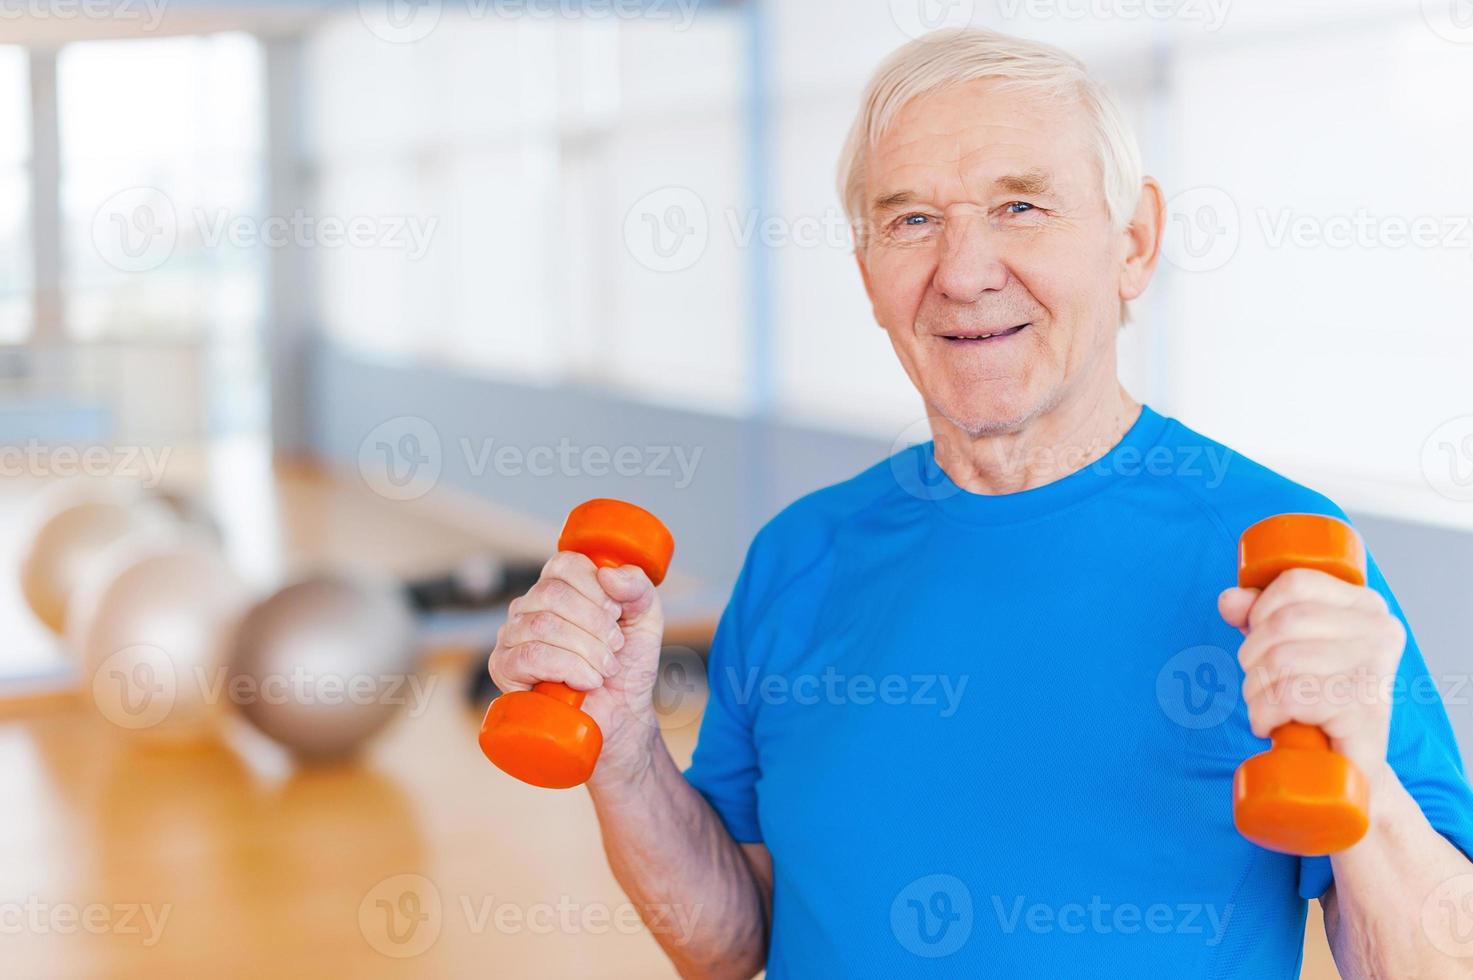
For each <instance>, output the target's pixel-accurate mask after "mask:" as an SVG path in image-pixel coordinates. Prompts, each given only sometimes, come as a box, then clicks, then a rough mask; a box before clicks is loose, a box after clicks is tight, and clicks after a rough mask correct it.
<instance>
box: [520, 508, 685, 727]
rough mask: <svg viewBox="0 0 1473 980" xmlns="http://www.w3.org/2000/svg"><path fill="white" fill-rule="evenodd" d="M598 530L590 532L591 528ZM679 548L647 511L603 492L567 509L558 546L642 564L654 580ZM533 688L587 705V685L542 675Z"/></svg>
mask: <svg viewBox="0 0 1473 980" xmlns="http://www.w3.org/2000/svg"><path fill="white" fill-rule="evenodd" d="M590 527H594V528H597V529H598V530H599V533H598V534H597V535H596V536H593V537H590V536H589V534H588V528H590ZM674 548H675V543H674V541H673V540H672V539H671V538H670V532H669V531H667V530H665V526H664V525H663V524H661V523H660V522H659V520H658V519H656V517H655V516H654V515H653V514H651V513H649V512H648V511H646V510H644V509H642V508H638V507H635V506H634V505H633V504H627V503H624V502H623V501H620V500H610V499H608V498H598V499H595V500H589V501H587V502H585V503H582V504H579V505H578V506H577V507H575V508H574V509H573V512H572V513H570V514H569V515H568V519H567V521H566V522H565V523H564V524H563V530H562V533H561V534H559V535H558V540H557V550H558V551H575V552H577V553H578V554H580V555H584V556H586V557H587V558H588V559H589V560H590V561H592V562H593V563H594V564H595V565H596V566H598V567H599V568H620V567H622V566H624V565H637V566H639V567H640V568H642V569H644V573H645V574H646V575H648V576H649V579H650V581H651V582H653V583H654V584H655V585H659V584H660V582H661V581H663V580H664V578H665V569H666V568H668V567H669V565H670V556H671V554H672V553H673V551H674ZM532 690H534V691H536V692H537V693H538V694H542V695H546V696H547V697H550V698H552V699H553V700H555V701H561V702H562V703H563V704H566V705H567V706H568V707H570V708H582V707H583V700H584V699H585V698H586V697H588V692H587V691H575V690H573V689H572V688H571V687H569V686H568V685H566V684H564V683H562V682H561V681H542V682H541V683H540V684H535V685H533V687H532Z"/></svg>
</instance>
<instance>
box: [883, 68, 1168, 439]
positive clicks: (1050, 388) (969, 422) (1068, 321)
mask: <svg viewBox="0 0 1473 980" xmlns="http://www.w3.org/2000/svg"><path fill="white" fill-rule="evenodd" d="M1090 134H1091V130H1090V124H1089V119H1088V116H1087V115H1086V112H1085V110H1084V109H1083V108H1082V107H1080V106H1077V105H1072V104H1069V103H1068V102H1067V101H1065V100H1059V99H1043V98H1040V96H1039V95H1038V94H1036V93H1028V92H1022V91H1010V90H1008V89H1007V88H1006V87H1003V86H1001V85H1000V83H999V82H998V81H997V80H995V79H981V80H977V81H972V82H968V83H966V84H964V85H959V86H954V87H951V88H945V89H940V90H937V91H934V92H931V93H928V94H926V95H924V96H921V97H920V98H917V99H915V100H913V101H912V102H910V103H909V104H907V105H906V106H905V107H904V108H903V109H902V110H901V111H900V113H899V114H898V115H897V116H896V118H895V121H894V123H893V124H892V125H891V127H890V129H889V130H888V131H887V132H886V133H885V135H884V136H883V137H882V138H881V140H880V141H879V144H878V145H877V146H876V147H874V148H873V149H872V150H871V151H870V153H869V156H868V158H867V161H868V163H867V167H866V187H865V206H866V209H867V213H866V223H867V226H868V228H869V234H868V235H867V236H866V237H865V240H864V242H863V245H862V247H861V249H860V251H859V252H858V258H859V263H860V270H861V273H862V274H863V276H864V280H865V288H866V289H867V290H868V292H869V296H870V301H871V303H872V304H873V307H874V313H875V319H876V320H877V321H878V322H879V324H880V326H881V327H883V328H884V329H885V331H886V332H887V333H888V334H889V335H890V341H891V343H892V344H893V345H894V347H895V352H896V353H897V354H898V355H899V357H900V361H901V363H902V364H903V365H904V367H905V371H906V373H907V374H908V375H909V376H910V379H911V382H912V383H913V384H914V385H915V386H916V388H917V389H918V390H919V391H920V392H921V395H922V397H923V398H924V399H925V401H926V404H927V407H928V409H929V410H930V412H931V414H933V415H940V416H942V417H944V418H945V419H947V420H949V421H950V422H951V423H952V424H953V425H955V426H956V427H957V428H958V429H961V430H962V431H963V432H965V433H966V434H968V435H969V436H972V437H976V436H978V435H981V434H985V433H993V432H1007V431H1017V430H1019V429H1021V428H1023V427H1025V426H1026V425H1027V424H1028V423H1029V421H1030V420H1032V419H1036V418H1038V417H1040V416H1043V415H1047V414H1048V413H1049V412H1051V411H1053V410H1054V409H1055V408H1057V407H1059V406H1060V405H1061V404H1064V403H1066V402H1067V401H1068V400H1069V399H1071V398H1074V397H1080V398H1086V397H1089V396H1090V393H1091V392H1097V391H1099V390H1103V389H1101V388H1100V386H1101V385H1110V386H1114V385H1117V384H1118V382H1117V381H1116V378H1115V334H1116V332H1117V330H1118V328H1119V324H1120V302H1121V300H1122V299H1131V298H1134V295H1136V294H1137V293H1139V292H1140V290H1141V289H1143V288H1144V282H1139V283H1137V282H1136V278H1138V277H1133V276H1131V275H1130V274H1129V272H1130V270H1129V266H1131V264H1132V263H1131V262H1129V261H1128V260H1129V258H1130V255H1131V251H1132V249H1131V240H1130V235H1129V234H1128V233H1127V232H1125V231H1121V230H1119V229H1116V228H1115V227H1113V226H1112V224H1111V221H1110V217H1109V213H1108V210H1107V206H1106V202H1105V193H1104V182H1103V178H1102V176H1101V169H1100V163H1099V159H1098V153H1097V152H1096V151H1095V149H1094V146H1093V143H1092V140H1091V135H1090ZM1148 275H1149V270H1147V276H1148Z"/></svg>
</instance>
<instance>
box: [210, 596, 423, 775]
mask: <svg viewBox="0 0 1473 980" xmlns="http://www.w3.org/2000/svg"><path fill="white" fill-rule="evenodd" d="M413 626H414V624H413V621H412V620H411V618H410V614H409V610H408V608H407V606H406V603H405V602H404V600H403V598H402V596H401V595H400V594H399V592H398V591H397V590H395V589H394V588H392V587H389V586H387V585H383V584H379V583H377V582H369V581H367V580H361V579H351V578H347V577H343V576H338V575H318V576H315V577H312V578H308V579H305V580H303V581H300V582H296V583H293V584H291V585H288V586H286V587H285V588H282V589H280V590H278V591H277V592H275V593H273V594H272V595H270V596H268V597H266V598H265V599H263V600H262V601H260V602H258V603H257V604H256V605H254V606H253V607H252V608H251V609H250V610H249V611H248V612H247V613H246V614H245V616H244V617H243V619H242V620H241V624H240V629H239V631H238V632H237V634H236V638H235V645H234V651H233V654H232V656H231V658H230V683H231V684H232V685H237V684H241V683H243V684H244V688H243V691H244V696H242V697H240V698H238V699H237V700H238V703H239V707H240V711H241V714H242V715H244V716H245V717H246V719H247V720H249V721H250V722H251V724H253V725H255V727H256V728H258V729H260V730H261V731H262V732H263V733H265V734H266V735H268V736H270V737H271V738H272V739H274V740H275V741H277V742H279V743H280V744H281V745H283V746H285V747H286V748H288V749H290V750H291V751H292V753H293V754H294V755H296V756H297V757H298V758H300V759H302V760H304V761H312V762H317V761H334V760H338V759H342V758H344V757H347V756H350V755H352V754H353V753H354V752H356V751H357V750H358V749H359V748H360V747H361V746H362V744H363V743H364V741H365V740H367V739H368V738H370V737H371V736H373V735H374V734H375V733H376V732H378V731H379V730H380V729H381V728H383V727H384V726H385V725H387V724H388V722H389V720H390V719H391V718H392V717H393V716H394V714H395V712H396V711H397V710H398V708H399V706H400V705H401V704H404V703H405V702H406V700H407V699H408V698H409V697H410V696H411V689H410V686H409V685H408V683H407V680H408V676H409V675H410V674H412V673H413V672H414V669H415V664H416V660H417V656H416V653H417V652H416V649H415V644H414V635H413Z"/></svg>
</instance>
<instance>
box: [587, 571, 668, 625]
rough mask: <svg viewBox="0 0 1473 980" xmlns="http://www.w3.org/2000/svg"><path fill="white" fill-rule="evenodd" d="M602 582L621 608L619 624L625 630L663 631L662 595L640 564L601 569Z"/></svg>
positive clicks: (599, 579) (599, 572)
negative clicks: (660, 596) (660, 595)
mask: <svg viewBox="0 0 1473 980" xmlns="http://www.w3.org/2000/svg"><path fill="white" fill-rule="evenodd" d="M598 584H599V585H600V586H601V587H602V588H603V590H604V592H605V593H606V594H607V595H608V597H609V598H610V599H613V600H614V601H615V602H617V603H618V604H619V606H620V607H621V612H620V613H619V625H620V626H621V627H622V628H623V629H625V630H626V631H628V630H633V631H636V632H639V631H644V632H651V633H654V634H656V635H658V634H659V633H660V632H661V629H662V626H663V624H662V623H661V613H660V598H659V595H658V594H657V593H656V592H655V586H654V584H653V583H651V582H650V577H649V576H648V575H646V574H645V573H644V569H642V568H640V567H639V566H638V565H621V566H620V567H618V568H600V569H599V570H598Z"/></svg>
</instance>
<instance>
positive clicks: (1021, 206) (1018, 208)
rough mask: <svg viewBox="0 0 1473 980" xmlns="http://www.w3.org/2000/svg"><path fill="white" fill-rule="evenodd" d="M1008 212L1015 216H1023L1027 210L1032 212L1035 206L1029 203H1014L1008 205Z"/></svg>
mask: <svg viewBox="0 0 1473 980" xmlns="http://www.w3.org/2000/svg"><path fill="white" fill-rule="evenodd" d="M1008 210H1009V211H1011V212H1012V213H1013V214H1022V213H1023V211H1025V210H1026V211H1032V210H1033V205H1031V204H1029V203H1028V202H1027V201H1014V202H1012V203H1011V204H1009V205H1008Z"/></svg>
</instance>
